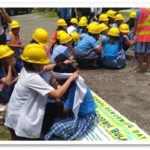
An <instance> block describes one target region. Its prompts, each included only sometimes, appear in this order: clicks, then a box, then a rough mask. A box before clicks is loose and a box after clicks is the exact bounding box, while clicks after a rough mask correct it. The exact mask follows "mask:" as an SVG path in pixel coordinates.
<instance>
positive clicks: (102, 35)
mask: <svg viewBox="0 0 150 150" xmlns="http://www.w3.org/2000/svg"><path fill="white" fill-rule="evenodd" d="M100 39H101V43H102V44H103V43H105V41H106V40H107V39H108V37H107V36H106V35H104V34H101V35H100Z"/></svg>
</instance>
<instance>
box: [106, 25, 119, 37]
mask: <svg viewBox="0 0 150 150" xmlns="http://www.w3.org/2000/svg"><path fill="white" fill-rule="evenodd" d="M107 34H108V35H110V36H119V29H118V28H117V27H112V28H110V29H109V31H108V33H107Z"/></svg>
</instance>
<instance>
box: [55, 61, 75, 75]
mask: <svg viewBox="0 0 150 150" xmlns="http://www.w3.org/2000/svg"><path fill="white" fill-rule="evenodd" d="M76 70H77V68H75V67H74V66H73V65H72V64H64V63H59V64H57V65H56V66H55V67H54V68H53V71H54V72H59V73H73V72H75V71H76Z"/></svg>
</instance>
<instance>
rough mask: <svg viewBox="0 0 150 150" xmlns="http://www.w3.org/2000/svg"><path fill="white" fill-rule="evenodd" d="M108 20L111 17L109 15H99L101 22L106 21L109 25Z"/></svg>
mask: <svg viewBox="0 0 150 150" xmlns="http://www.w3.org/2000/svg"><path fill="white" fill-rule="evenodd" d="M108 21H109V19H108V16H107V15H106V14H101V15H100V16H99V22H100V23H104V24H106V25H108Z"/></svg>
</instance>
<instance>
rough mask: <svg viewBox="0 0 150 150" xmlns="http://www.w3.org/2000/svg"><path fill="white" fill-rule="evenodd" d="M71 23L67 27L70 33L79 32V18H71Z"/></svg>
mask: <svg viewBox="0 0 150 150" xmlns="http://www.w3.org/2000/svg"><path fill="white" fill-rule="evenodd" d="M70 23H71V25H70V26H69V27H68V28H67V32H68V34H71V33H72V32H77V29H78V19H77V18H72V19H71V20H70Z"/></svg>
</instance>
